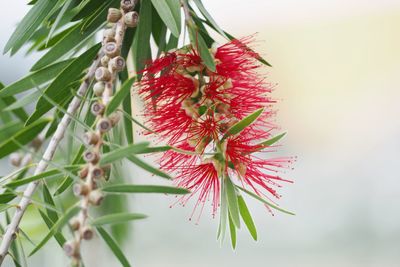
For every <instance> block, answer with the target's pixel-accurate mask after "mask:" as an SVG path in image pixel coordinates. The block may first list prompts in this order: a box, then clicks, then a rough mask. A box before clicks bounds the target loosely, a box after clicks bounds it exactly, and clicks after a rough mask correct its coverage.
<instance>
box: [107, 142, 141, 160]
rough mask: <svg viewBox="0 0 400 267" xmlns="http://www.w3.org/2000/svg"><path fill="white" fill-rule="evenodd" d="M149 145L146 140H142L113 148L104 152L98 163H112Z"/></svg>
mask: <svg viewBox="0 0 400 267" xmlns="http://www.w3.org/2000/svg"><path fill="white" fill-rule="evenodd" d="M148 145H149V143H148V142H142V143H138V144H132V145H128V146H126V147H120V148H117V149H113V150H112V151H111V152H109V153H107V154H104V155H103V156H102V158H101V160H100V165H104V164H107V163H113V162H115V161H117V160H121V159H123V158H126V157H128V156H129V155H132V154H135V153H139V152H140V151H142V150H143V149H145V148H146V147H147V146H148Z"/></svg>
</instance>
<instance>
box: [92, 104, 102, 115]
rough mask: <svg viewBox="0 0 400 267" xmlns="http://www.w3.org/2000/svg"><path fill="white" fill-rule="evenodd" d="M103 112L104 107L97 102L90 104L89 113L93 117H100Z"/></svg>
mask: <svg viewBox="0 0 400 267" xmlns="http://www.w3.org/2000/svg"><path fill="white" fill-rule="evenodd" d="M104 110H105V106H104V105H103V104H101V103H99V102H95V103H93V104H92V106H91V108H90V111H91V112H92V113H93V115H95V116H99V115H102V114H103V112H104Z"/></svg>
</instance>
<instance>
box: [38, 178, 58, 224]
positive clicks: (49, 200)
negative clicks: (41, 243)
mask: <svg viewBox="0 0 400 267" xmlns="http://www.w3.org/2000/svg"><path fill="white" fill-rule="evenodd" d="M42 194H43V201H44V202H45V203H46V204H47V205H48V207H47V208H46V212H47V216H49V218H50V219H51V220H52V221H53V223H55V222H56V221H58V215H57V212H56V211H55V210H54V209H52V208H55V207H56V204H55V203H54V199H53V197H52V196H51V194H50V190H49V188H48V187H47V185H46V183H43V192H42ZM49 207H50V208H49Z"/></svg>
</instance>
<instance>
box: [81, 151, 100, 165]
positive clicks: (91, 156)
mask: <svg viewBox="0 0 400 267" xmlns="http://www.w3.org/2000/svg"><path fill="white" fill-rule="evenodd" d="M99 158H100V156H99V154H98V153H95V152H93V151H86V152H85V153H84V154H83V160H84V161H86V162H90V163H93V164H96V163H97V162H98V161H99Z"/></svg>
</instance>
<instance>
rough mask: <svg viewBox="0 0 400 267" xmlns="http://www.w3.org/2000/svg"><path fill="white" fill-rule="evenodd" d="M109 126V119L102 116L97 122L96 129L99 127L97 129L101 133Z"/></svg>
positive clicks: (109, 127)
mask: <svg viewBox="0 0 400 267" xmlns="http://www.w3.org/2000/svg"><path fill="white" fill-rule="evenodd" d="M111 127H112V124H111V121H110V120H109V119H107V118H102V119H100V120H99V121H98V122H97V129H99V131H100V132H102V133H105V132H108V131H109V130H110V129H111Z"/></svg>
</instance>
